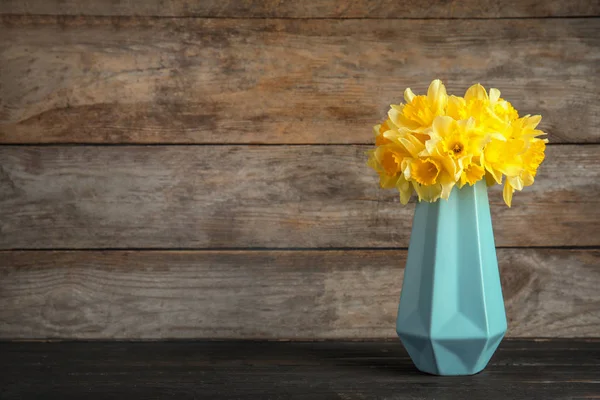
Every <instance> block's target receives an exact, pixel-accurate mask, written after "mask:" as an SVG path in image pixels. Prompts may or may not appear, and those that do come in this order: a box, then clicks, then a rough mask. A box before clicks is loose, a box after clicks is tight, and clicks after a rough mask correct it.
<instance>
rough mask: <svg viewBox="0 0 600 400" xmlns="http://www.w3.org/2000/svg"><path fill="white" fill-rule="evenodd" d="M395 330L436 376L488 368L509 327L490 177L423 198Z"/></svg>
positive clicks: (421, 365) (419, 362)
mask: <svg viewBox="0 0 600 400" xmlns="http://www.w3.org/2000/svg"><path fill="white" fill-rule="evenodd" d="M396 331H397V333H398V336H399V337H400V340H401V341H402V344H403V345H404V347H405V348H406V350H407V351H408V354H409V355H410V357H411V359H412V361H413V362H414V364H415V366H416V367H417V368H418V369H419V370H421V371H423V372H427V373H430V374H435V375H471V374H476V373H478V372H479V371H481V370H483V369H484V368H485V366H486V365H487V363H488V361H489V360H490V358H491V356H492V354H493V353H494V351H495V350H496V348H497V347H498V345H499V344H500V341H501V340H502V338H503V337H504V334H505V332H506V314H505V311H504V301H503V298H502V289H501V285H500V275H499V271H498V261H497V258H496V248H495V245H494V234H493V231H492V221H491V215H490V206H489V202H488V196H487V187H486V184H485V180H481V181H478V182H477V183H476V184H475V185H473V186H470V185H465V186H463V188H461V189H458V187H455V188H454V189H453V190H452V193H451V195H450V198H449V199H448V200H443V199H441V200H438V201H436V202H433V203H428V202H425V201H422V202H418V203H417V205H416V209H415V214H414V219H413V227H412V233H411V238H410V245H409V250H408V259H407V263H406V269H405V272H404V282H403V285H402V293H401V296H400V306H399V308H398V319H397V322H396Z"/></svg>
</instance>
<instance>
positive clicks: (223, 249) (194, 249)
mask: <svg viewBox="0 0 600 400" xmlns="http://www.w3.org/2000/svg"><path fill="white" fill-rule="evenodd" d="M511 249H514V250H528V249H531V250H581V251H585V250H600V246H496V250H511ZM406 250H408V247H87V248H76V247H74V248H71V247H42V248H29V247H28V248H10V249H1V250H0V254H2V253H10V252H40V251H47V252H54V251H56V252H59V251H65V252H67V251H68V252H101V251H107V252H108V251H114V252H127V251H130V252H141V251H145V252H190V253H191V252H199V253H200V252H261V251H264V252H267V251H271V252H277V251H280V252H286V251H289V252H293V251H297V252H302V251H306V252H317V251H322V252H326V251H331V252H334V251H348V252H351V251H357V252H365V251H373V252H379V251H406Z"/></svg>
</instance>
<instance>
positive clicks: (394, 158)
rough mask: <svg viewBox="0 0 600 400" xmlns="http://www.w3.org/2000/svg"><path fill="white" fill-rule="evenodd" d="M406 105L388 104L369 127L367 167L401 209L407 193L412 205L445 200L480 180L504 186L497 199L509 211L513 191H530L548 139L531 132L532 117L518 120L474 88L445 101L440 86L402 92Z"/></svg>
mask: <svg viewBox="0 0 600 400" xmlns="http://www.w3.org/2000/svg"><path fill="white" fill-rule="evenodd" d="M404 101H405V102H406V103H405V104H397V105H396V104H392V105H391V108H390V110H389V112H388V118H387V119H386V120H385V121H384V122H383V123H382V124H380V125H375V127H374V128H373V129H374V133H375V146H376V147H375V149H373V150H370V151H369V152H368V155H369V161H368V163H367V164H368V165H369V166H370V167H372V168H373V169H374V170H375V171H377V173H378V174H379V179H380V180H379V182H380V185H381V187H382V188H396V189H398V191H399V192H400V201H401V202H402V204H406V203H408V200H409V199H410V196H411V195H412V193H413V191H415V192H416V193H417V196H418V197H419V201H421V200H425V201H430V202H433V201H436V200H438V199H439V198H442V199H448V197H449V196H450V193H451V191H452V188H453V187H454V186H455V185H458V187H459V188H461V187H463V186H464V185H465V184H469V185H473V184H474V183H475V182H477V181H479V180H481V179H485V180H486V182H487V184H488V186H491V185H494V184H496V183H498V184H501V183H502V180H503V176H504V177H506V179H505V180H504V190H503V197H504V201H505V202H506V204H507V205H508V206H509V207H510V205H511V201H512V195H513V192H514V191H515V190H522V189H523V187H525V186H530V185H531V184H533V180H534V178H535V175H536V172H537V169H538V167H539V165H540V164H541V163H542V161H543V160H544V150H545V148H546V143H547V142H548V140H547V139H540V138H538V136H540V135H544V134H545V133H544V132H542V131H540V130H537V129H536V127H537V125H538V124H539V123H540V120H541V119H542V117H541V116H539V115H534V116H530V115H526V116H524V117H521V118H519V114H518V113H517V110H515V109H514V108H513V106H512V105H511V104H510V103H509V102H508V101H506V100H504V99H503V98H501V97H500V91H499V90H498V89H490V92H489V94H488V93H487V92H486V90H485V88H484V87H483V86H481V85H480V84H476V85H473V86H471V87H470V88H469V89H468V90H467V92H466V93H465V95H464V97H457V96H448V94H447V93H446V88H445V87H444V84H443V83H442V82H441V81H440V80H434V81H433V82H431V85H430V86H429V90H428V91H427V95H419V96H417V95H415V94H414V93H413V92H412V91H411V90H410V89H406V90H405V92H404Z"/></svg>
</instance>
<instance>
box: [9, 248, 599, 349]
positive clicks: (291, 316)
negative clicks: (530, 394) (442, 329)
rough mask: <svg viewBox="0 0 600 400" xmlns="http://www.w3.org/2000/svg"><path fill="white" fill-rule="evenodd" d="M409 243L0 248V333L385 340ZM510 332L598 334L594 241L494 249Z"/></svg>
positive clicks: (515, 334)
mask: <svg viewBox="0 0 600 400" xmlns="http://www.w3.org/2000/svg"><path fill="white" fill-rule="evenodd" d="M405 258H406V251H405V250H379V251H378V250H371V251H363V250H352V251H142V252H137V251H75V252H69V251H66V252H65V251H53V252H48V251H26V252H21V251H16V252H0V338H71V339H73V338H75V339H91V338H103V339H114V338H120V339H132V338H157V339H158V338H160V339H164V338H245V339H248V338H292V339H315V338H353V339H364V338H392V337H395V335H396V334H395V331H394V328H395V319H396V311H397V306H398V299H399V294H400V288H401V284H402V275H403V274H402V268H403V266H404V263H405V261H406V260H405ZM498 258H499V263H500V266H501V276H502V281H503V282H502V283H503V291H504V296H505V301H506V306H507V316H508V321H509V331H508V335H509V336H512V337H536V336H543V337H561V336H563V337H565V336H566V337H584V336H599V335H600V313H598V309H600V292H599V291H598V285H599V284H600V251H598V250H556V249H554V250H549V249H499V250H498Z"/></svg>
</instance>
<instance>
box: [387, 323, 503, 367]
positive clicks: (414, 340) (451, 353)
mask: <svg viewBox="0 0 600 400" xmlns="http://www.w3.org/2000/svg"><path fill="white" fill-rule="evenodd" d="M504 333H505V332H504V331H503V332H500V333H497V334H495V335H489V336H487V337H474V338H452V339H437V338H436V339H432V338H429V337H423V336H418V335H414V334H410V333H406V332H398V335H399V336H400V340H401V341H402V344H403V345H404V348H405V349H406V351H407V352H408V354H409V356H410V358H411V359H412V361H413V363H414V364H415V366H416V367H417V369H418V370H419V371H422V372H425V373H428V374H430V375H440V376H459V375H475V374H477V373H479V372H481V371H483V369H484V368H485V367H486V366H487V364H488V362H489V361H490V358H491V357H492V355H493V354H494V352H495V350H496V348H497V347H498V345H499V344H500V342H501V341H502V338H503V337H504Z"/></svg>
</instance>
